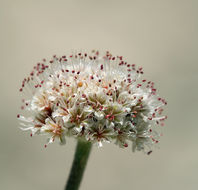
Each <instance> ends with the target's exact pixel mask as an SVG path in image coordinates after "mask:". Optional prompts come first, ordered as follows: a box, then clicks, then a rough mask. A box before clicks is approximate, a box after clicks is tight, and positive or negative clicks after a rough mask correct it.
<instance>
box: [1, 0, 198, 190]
mask: <svg viewBox="0 0 198 190" xmlns="http://www.w3.org/2000/svg"><path fill="white" fill-rule="evenodd" d="M197 34H198V1H197V0H194V1H193V0H131V1H130V0H128V1H126V0H114V1H113V0H112V1H109V0H97V1H95V0H81V1H80V0H79V1H77V0H71V1H70V0H0V106H1V108H0V127H1V132H0V151H1V152H0V189H2V190H10V189H16V190H35V189H37V190H54V189H56V190H59V189H60V190H62V189H63V187H64V185H65V182H66V179H67V176H68V174H69V169H70V166H71V162H72V159H73V154H74V150H75V143H76V142H75V140H74V139H67V144H66V146H60V145H59V144H57V143H55V144H53V145H50V146H48V148H47V149H45V148H44V144H45V137H44V136H35V137H33V138H30V137H29V133H25V132H23V131H21V130H20V129H19V122H18V121H17V118H16V115H17V113H18V112H20V105H21V96H20V94H19V91H18V89H19V87H20V84H21V81H22V80H23V78H24V77H25V76H27V75H28V74H29V72H30V71H31V68H32V67H33V66H34V64H36V63H37V62H39V61H40V60H41V59H42V58H48V59H49V58H50V57H51V56H52V55H54V54H57V55H60V56H61V55H64V54H70V53H71V52H72V51H74V50H85V51H88V52H89V51H90V50H92V49H99V50H104V51H105V50H109V51H111V52H112V53H113V54H115V55H123V56H124V57H125V59H126V60H127V61H128V62H129V63H136V64H137V65H138V66H142V67H143V68H144V71H145V75H144V77H145V78H147V79H149V80H152V81H155V82H156V87H157V89H158V93H159V94H160V95H161V96H162V97H165V98H166V99H167V101H168V106H167V107H166V114H168V120H167V122H166V125H165V127H164V128H162V131H163V134H164V136H163V137H162V138H161V142H160V149H156V150H155V151H154V152H153V153H152V154H151V155H150V156H147V155H145V154H143V153H140V152H137V153H132V151H131V147H129V148H127V149H120V148H118V147H117V146H115V145H114V144H105V146H104V147H103V148H100V149H98V148H97V147H94V148H93V150H92V153H91V157H90V160H89V162H88V165H87V169H86V172H85V175H84V179H83V182H82V186H81V190H121V189H123V190H131V189H132V190H143V189H147V190H167V189H168V190H172V189H174V190H175V189H176V190H177V189H178V190H186V189H190V190H197V189H198V175H197V174H198V172H197V170H198V148H197V146H198V136H197V134H198V126H197V118H198V114H197V113H198V111H197V108H198V35H197Z"/></svg>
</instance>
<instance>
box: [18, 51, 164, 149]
mask: <svg viewBox="0 0 198 190" xmlns="http://www.w3.org/2000/svg"><path fill="white" fill-rule="evenodd" d="M142 74H143V71H142V68H141V67H139V68H136V66H135V65H134V64H129V63H127V62H126V61H124V60H123V57H122V56H115V57H114V56H113V55H112V54H110V53H109V52H106V53H105V54H103V55H100V54H99V52H98V51H93V52H92V53H91V54H90V55H89V56H88V55H87V54H86V53H78V54H72V55H70V56H62V57H56V56H54V57H53V58H52V59H51V60H50V61H49V64H46V60H45V59H44V60H43V61H42V63H38V64H37V65H36V66H35V67H34V69H33V70H32V72H31V73H30V75H29V77H27V78H25V79H24V80H23V82H22V88H20V91H22V92H24V94H28V93H31V96H30V95H28V96H27V97H28V98H27V99H25V100H23V105H22V109H25V110H27V113H28V115H29V116H28V117H25V116H22V115H18V118H19V119H20V120H21V121H22V123H21V124H22V125H23V126H25V127H26V128H23V129H24V130H30V131H31V135H34V134H47V135H48V136H49V138H48V144H49V143H52V142H54V140H55V139H58V140H59V142H60V143H61V144H64V143H65V138H66V136H74V137H75V138H84V139H85V140H87V141H91V142H93V143H95V142H96V144H98V146H99V147H101V146H102V143H103V142H112V141H114V142H115V144H117V145H118V146H120V147H122V148H124V147H128V143H129V142H130V141H131V142H132V150H133V151H135V150H143V151H148V150H149V152H150V149H151V148H152V145H153V144H156V143H158V141H159V136H160V135H159V133H158V132H157V128H159V127H158V125H162V126H163V125H164V120H165V119H166V118H167V117H166V116H162V112H163V106H164V105H166V104H167V103H166V101H165V100H164V99H163V98H160V97H159V96H158V95H157V94H156V89H155V88H154V83H153V82H151V81H147V80H145V79H141V75H142Z"/></svg>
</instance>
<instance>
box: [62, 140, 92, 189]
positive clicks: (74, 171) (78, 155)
mask: <svg viewBox="0 0 198 190" xmlns="http://www.w3.org/2000/svg"><path fill="white" fill-rule="evenodd" d="M91 147H92V144H91V142H88V141H83V140H81V139H79V140H78V142H77V146H76V152H75V155H74V160H73V164H72V168H71V171H70V174H69V178H68V181H67V185H66V186H65V190H78V189H79V187H80V183H81V180H82V178H83V174H84V170H85V168H86V164H87V160H88V158H89V154H90V151H91Z"/></svg>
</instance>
